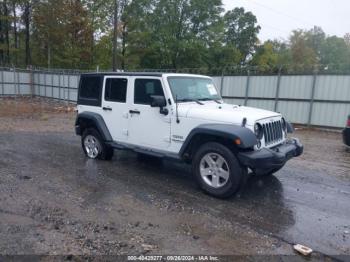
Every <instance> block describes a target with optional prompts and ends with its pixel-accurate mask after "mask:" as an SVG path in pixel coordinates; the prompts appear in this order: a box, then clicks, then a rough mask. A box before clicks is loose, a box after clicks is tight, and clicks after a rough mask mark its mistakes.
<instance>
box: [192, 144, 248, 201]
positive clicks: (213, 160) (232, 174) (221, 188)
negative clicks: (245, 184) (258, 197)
mask: <svg viewBox="0 0 350 262" xmlns="http://www.w3.org/2000/svg"><path fill="white" fill-rule="evenodd" d="M209 163H210V164H209ZM192 172H193V174H194V176H195V178H196V180H197V182H198V185H199V187H200V188H201V189H202V190H204V191H205V192H206V193H208V194H210V195H212V196H214V197H218V198H228V197H230V196H232V195H233V194H234V193H236V192H237V191H238V190H239V188H240V185H241V181H242V177H243V175H244V169H243V168H242V167H241V165H240V164H239V162H238V160H237V158H236V156H235V155H234V154H233V152H232V151H231V150H230V149H229V148H227V147H226V146H224V145H222V144H219V143H215V142H209V143H206V144H204V145H202V146H201V147H200V148H199V149H198V151H197V152H196V153H195V155H194V158H193V161H192Z"/></svg>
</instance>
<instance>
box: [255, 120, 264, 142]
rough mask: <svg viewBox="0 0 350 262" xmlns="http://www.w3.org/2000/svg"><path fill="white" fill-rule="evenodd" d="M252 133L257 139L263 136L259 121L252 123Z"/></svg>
mask: <svg viewBox="0 0 350 262" xmlns="http://www.w3.org/2000/svg"><path fill="white" fill-rule="evenodd" d="M254 133H255V135H256V137H257V138H258V139H259V140H261V139H262V138H263V136H264V131H263V127H262V126H261V125H260V124H259V123H256V124H255V125H254Z"/></svg>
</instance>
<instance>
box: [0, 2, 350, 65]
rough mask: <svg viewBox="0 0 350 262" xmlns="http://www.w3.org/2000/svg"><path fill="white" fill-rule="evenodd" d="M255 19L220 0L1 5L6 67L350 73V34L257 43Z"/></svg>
mask: <svg viewBox="0 0 350 262" xmlns="http://www.w3.org/2000/svg"><path fill="white" fill-rule="evenodd" d="M260 30H261V27H260V25H259V24H258V21H257V18H256V17H255V15H254V14H253V13H252V12H247V11H246V10H244V8H240V7H237V8H234V9H233V10H228V11H225V9H224V7H223V4H222V1H221V0H60V1H55V0H3V1H1V2H0V63H1V64H2V65H15V66H18V67H24V66H26V67H28V66H36V67H45V68H69V69H96V67H99V68H100V69H101V70H109V69H112V68H113V69H122V70H138V69H144V68H147V69H152V68H153V69H183V68H206V69H208V70H211V69H215V68H226V67H232V66H236V67H238V68H244V67H248V66H249V67H253V68H257V69H258V70H259V71H264V72H270V71H276V70H279V68H281V67H282V65H283V68H284V69H285V70H292V71H298V70H300V71H303V70H304V71H305V70H306V69H310V68H314V67H315V66H316V65H322V66H321V67H322V70H328V69H330V68H332V69H334V68H337V69H339V70H349V71H350V34H347V35H345V36H344V37H336V36H328V35H326V33H325V32H324V31H323V30H322V29H321V28H320V27H314V28H312V29H310V30H295V31H293V32H291V34H290V37H289V39H287V40H268V41H265V42H261V41H259V38H258V34H259V32H260Z"/></svg>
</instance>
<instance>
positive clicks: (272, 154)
mask: <svg viewBox="0 0 350 262" xmlns="http://www.w3.org/2000/svg"><path fill="white" fill-rule="evenodd" d="M303 151H304V146H303V145H302V144H301V143H300V141H299V140H298V139H296V138H292V139H289V140H287V141H286V142H285V143H283V144H281V145H279V146H277V147H274V148H263V149H261V150H258V151H249V152H240V153H238V159H239V161H240V162H241V164H242V165H243V166H247V167H249V168H250V169H252V170H253V171H254V172H255V173H256V174H265V173H268V172H271V171H273V170H278V169H280V168H281V167H283V166H284V165H285V164H286V162H287V161H288V160H290V159H291V158H293V157H297V156H300V155H301V154H302V153H303Z"/></svg>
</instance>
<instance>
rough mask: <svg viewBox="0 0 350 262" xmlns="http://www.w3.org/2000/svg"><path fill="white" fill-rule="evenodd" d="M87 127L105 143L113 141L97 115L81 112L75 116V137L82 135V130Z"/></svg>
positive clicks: (100, 117) (101, 119) (103, 122)
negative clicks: (98, 134)
mask: <svg viewBox="0 0 350 262" xmlns="http://www.w3.org/2000/svg"><path fill="white" fill-rule="evenodd" d="M87 127H94V128H96V129H97V131H98V132H99V133H100V134H101V136H102V138H103V140H104V141H106V142H111V141H113V139H112V136H111V134H110V132H109V130H108V128H107V125H106V123H105V121H104V120H103V117H102V116H101V115H99V114H97V113H92V112H83V113H80V114H79V115H78V116H77V119H76V121H75V130H76V134H77V135H82V133H83V129H84V128H87Z"/></svg>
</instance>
